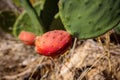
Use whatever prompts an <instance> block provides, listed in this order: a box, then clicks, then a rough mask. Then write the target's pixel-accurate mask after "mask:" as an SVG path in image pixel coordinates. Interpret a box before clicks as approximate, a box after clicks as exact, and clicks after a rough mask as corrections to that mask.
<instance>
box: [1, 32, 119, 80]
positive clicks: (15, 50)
mask: <svg viewBox="0 0 120 80" xmlns="http://www.w3.org/2000/svg"><path fill="white" fill-rule="evenodd" d="M75 40H76V39H75ZM102 40H103V43H104V41H106V39H105V40H104V38H102ZM113 40H114V39H113ZM103 46H104V47H103ZM0 80H120V45H119V44H118V43H117V44H116V43H115V42H114V41H113V42H110V45H104V44H103V45H101V44H100V43H99V42H97V41H96V40H93V39H88V40H77V41H76V43H75V44H74V45H73V46H72V47H71V48H70V49H69V50H68V51H66V53H64V54H63V55H61V56H59V57H57V58H55V59H51V58H49V57H45V56H42V55H39V54H37V53H36V52H35V49H34V46H28V45H25V44H23V43H22V42H21V41H19V40H17V39H15V38H14V37H13V36H12V35H10V34H8V33H4V32H2V31H0Z"/></svg>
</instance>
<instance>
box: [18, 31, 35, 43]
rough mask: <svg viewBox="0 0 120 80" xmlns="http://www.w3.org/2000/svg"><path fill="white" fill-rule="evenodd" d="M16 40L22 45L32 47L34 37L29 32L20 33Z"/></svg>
mask: <svg viewBox="0 0 120 80" xmlns="http://www.w3.org/2000/svg"><path fill="white" fill-rule="evenodd" d="M18 38H19V39H20V40H21V41H22V42H23V43H24V44H27V45H33V44H34V41H35V38H36V35H35V34H33V33H31V32H28V31H21V32H20V34H19V36H18Z"/></svg>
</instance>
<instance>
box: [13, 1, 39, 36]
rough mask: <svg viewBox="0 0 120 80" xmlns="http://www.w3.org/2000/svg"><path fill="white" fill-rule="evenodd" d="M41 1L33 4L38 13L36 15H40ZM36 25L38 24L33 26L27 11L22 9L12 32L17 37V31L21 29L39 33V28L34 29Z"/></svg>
mask: <svg viewBox="0 0 120 80" xmlns="http://www.w3.org/2000/svg"><path fill="white" fill-rule="evenodd" d="M40 5H41V3H40V2H39V3H36V4H35V5H34V8H35V10H36V12H37V14H38V16H40V10H41V6H40ZM36 27H39V26H34V24H33V23H32V21H31V19H30V17H29V15H28V13H27V12H26V11H23V12H22V14H21V15H20V16H19V17H18V18H17V20H16V22H15V24H14V27H13V34H14V36H15V37H18V35H19V33H20V32H21V31H22V30H25V31H29V32H33V33H39V29H38V30H36Z"/></svg>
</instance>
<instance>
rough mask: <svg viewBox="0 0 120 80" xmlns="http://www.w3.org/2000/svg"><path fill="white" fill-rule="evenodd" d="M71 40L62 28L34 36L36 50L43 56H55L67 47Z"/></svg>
mask: <svg viewBox="0 0 120 80" xmlns="http://www.w3.org/2000/svg"><path fill="white" fill-rule="evenodd" d="M71 41H72V37H71V35H70V34H69V33H68V32H66V31H64V30H53V31H49V32H46V33H45V34H43V35H42V36H39V37H37V38H36V41H35V46H36V51H37V52H38V53H39V54H42V55H45V56H51V57H55V56H58V55H60V54H61V53H62V52H64V51H65V50H66V49H68V47H69V46H70V44H71Z"/></svg>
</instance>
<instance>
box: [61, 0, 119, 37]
mask: <svg viewBox="0 0 120 80" xmlns="http://www.w3.org/2000/svg"><path fill="white" fill-rule="evenodd" d="M59 13H60V17H61V20H62V22H63V24H64V26H65V28H66V30H67V31H68V32H70V33H71V34H72V35H73V36H76V37H78V38H79V39H87V38H94V37H97V36H99V35H102V34H104V33H105V32H107V31H108V30H110V29H112V28H113V27H115V26H117V25H118V23H119V21H120V0H60V2H59Z"/></svg>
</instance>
